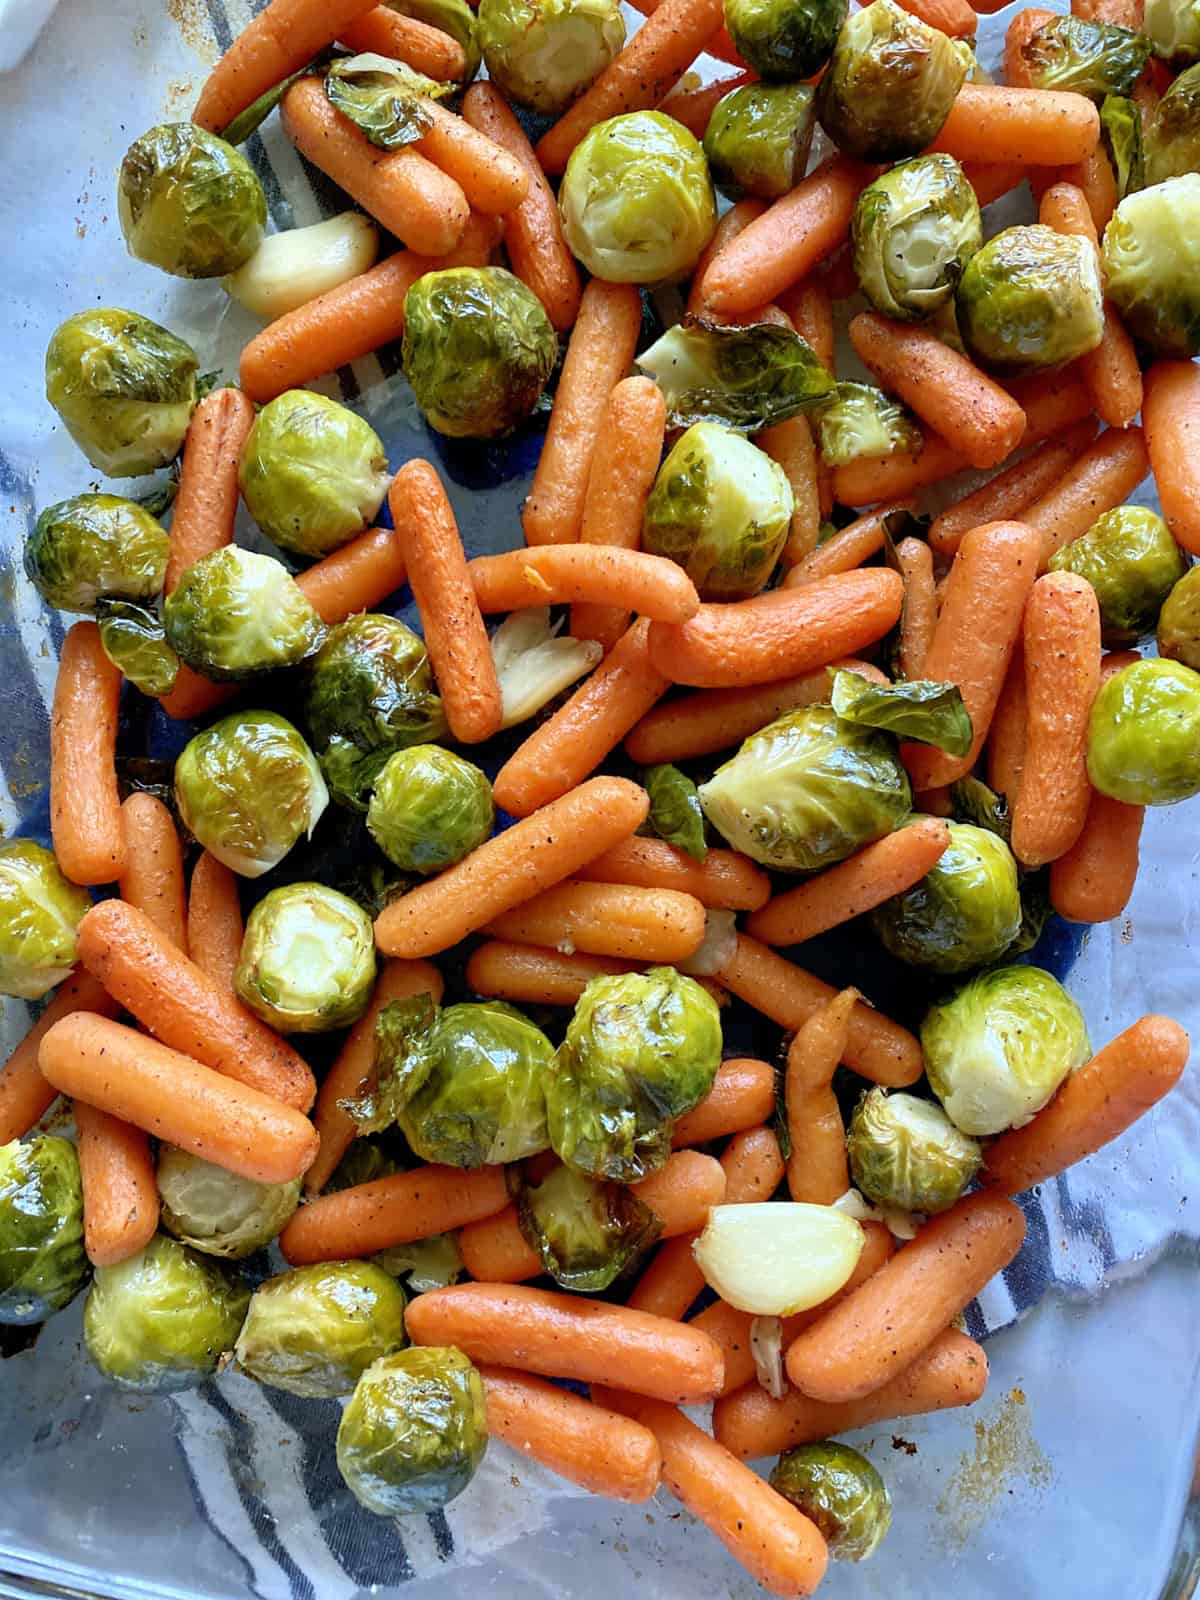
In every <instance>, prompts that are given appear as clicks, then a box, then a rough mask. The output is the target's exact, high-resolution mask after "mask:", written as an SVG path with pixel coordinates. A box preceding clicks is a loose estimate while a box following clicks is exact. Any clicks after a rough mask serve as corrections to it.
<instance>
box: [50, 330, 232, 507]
mask: <svg viewBox="0 0 1200 1600" xmlns="http://www.w3.org/2000/svg"><path fill="white" fill-rule="evenodd" d="M197 365H198V363H197V361H196V352H195V351H194V350H193V349H192V347H191V346H190V345H187V344H184V342H183V340H182V339H177V338H176V337H175V335H174V334H173V333H169V332H168V331H167V329H166V328H160V327H159V325H158V323H157V322H151V321H150V320H149V318H148V317H140V316H138V314H137V312H136V311H116V310H95V311H77V312H76V313H75V315H74V316H73V317H68V318H67V320H66V321H65V322H63V323H60V324H59V326H58V327H57V328H56V329H55V331H54V333H53V334H52V335H51V338H50V343H49V344H48V345H47V346H46V399H47V400H48V401H49V402H50V404H51V405H52V406H53V407H54V409H55V411H57V412H58V414H59V416H60V417H61V418H62V420H63V422H64V423H65V424H66V428H67V432H68V433H69V434H70V435H71V437H72V439H74V441H75V443H76V444H77V445H78V446H79V448H80V449H81V450H82V451H83V453H84V455H85V456H86V457H87V458H88V460H89V461H90V462H91V464H92V466H94V467H96V468H97V469H98V470H99V471H101V472H104V473H107V474H108V476H109V477H110V478H137V477H140V476H141V475H142V473H144V472H153V471H154V469H155V468H156V467H165V466H166V464H167V462H168V461H174V459H175V457H176V456H177V455H178V454H179V451H180V447H181V446H182V444H183V436H184V434H185V433H186V432H187V429H188V423H189V422H190V421H191V418H192V410H193V408H194V407H195V405H196V402H197V400H198V399H199V398H200V392H199V385H198V383H197V379H196V369H197Z"/></svg>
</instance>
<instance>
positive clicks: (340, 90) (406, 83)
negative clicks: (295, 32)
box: [325, 51, 454, 150]
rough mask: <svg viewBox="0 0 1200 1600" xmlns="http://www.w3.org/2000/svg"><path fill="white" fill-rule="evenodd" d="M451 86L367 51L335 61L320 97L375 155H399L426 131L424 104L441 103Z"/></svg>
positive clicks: (427, 119) (430, 121) (427, 117)
mask: <svg viewBox="0 0 1200 1600" xmlns="http://www.w3.org/2000/svg"><path fill="white" fill-rule="evenodd" d="M453 93H454V85H453V84H450V83H438V82H437V81H436V80H435V79H433V78H427V77H426V76H425V74H424V73H423V72H417V71H416V70H415V69H414V68H413V67H410V66H409V65H408V64H407V63H406V62H404V61H394V60H393V59H392V58H391V57H390V56H381V55H376V54H375V53H374V52H372V51H367V52H366V53H364V54H363V55H357V56H340V57H339V58H338V59H337V60H335V61H333V62H331V63H330V66H329V70H328V72H327V73H326V74H325V97H326V99H327V100H328V101H329V103H330V105H331V106H333V107H334V109H335V110H336V111H339V112H341V114H342V116H343V117H345V118H346V119H347V121H349V122H352V123H353V124H354V126H355V127H356V128H357V129H358V130H359V132H360V133H363V134H365V135H366V137H367V139H368V140H369V141H370V142H371V144H373V145H376V146H377V147H378V148H379V149H380V150H401V149H403V147H404V146H405V145H406V144H415V143H416V142H417V140H418V139H420V138H421V137H422V136H423V135H424V134H426V133H428V132H429V129H430V127H431V126H432V124H433V118H432V117H431V116H430V114H429V101H430V100H444V99H445V98H446V96H447V95H450V94H453Z"/></svg>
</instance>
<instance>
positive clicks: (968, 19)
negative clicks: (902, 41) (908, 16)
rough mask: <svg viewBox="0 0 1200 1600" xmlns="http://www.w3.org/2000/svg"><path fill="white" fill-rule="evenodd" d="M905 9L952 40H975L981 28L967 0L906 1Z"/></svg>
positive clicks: (973, 9)
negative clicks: (976, 32) (978, 29)
mask: <svg viewBox="0 0 1200 1600" xmlns="http://www.w3.org/2000/svg"><path fill="white" fill-rule="evenodd" d="M904 9H905V11H911V12H912V14H913V16H914V17H920V19H921V21H922V22H927V23H928V24H929V26H930V27H931V28H937V30H938V31H939V32H940V33H946V34H949V36H950V37H951V38H952V39H973V38H974V37H975V30H976V29H977V28H978V26H979V18H978V16H976V14H975V8H974V7H973V6H970V5H968V4H967V0H904Z"/></svg>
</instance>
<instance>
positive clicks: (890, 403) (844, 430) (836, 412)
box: [817, 382, 922, 467]
mask: <svg viewBox="0 0 1200 1600" xmlns="http://www.w3.org/2000/svg"><path fill="white" fill-rule="evenodd" d="M921 438H922V435H921V430H920V428H919V427H918V426H917V424H916V423H915V422H914V421H913V419H912V417H910V416H909V414H908V412H907V411H906V410H905V409H904V407H903V406H902V405H901V404H900V402H899V401H898V400H893V398H892V397H891V395H889V394H884V392H883V390H882V389H878V388H876V386H875V385H874V384H873V383H849V382H847V383H839V384H838V385H837V387H836V389H835V391H834V393H833V395H832V396H831V397H830V398H829V400H828V401H827V402H826V403H825V404H824V405H823V406H821V408H820V410H819V411H818V413H817V439H818V442H819V444H820V449H821V460H822V461H823V462H824V463H825V465H826V466H827V467H844V466H846V465H847V464H848V463H849V462H851V461H857V460H858V459H859V457H860V456H872V457H875V456H892V455H898V454H899V453H900V452H901V451H909V452H912V451H915V450H917V449H919V448H920V444H921Z"/></svg>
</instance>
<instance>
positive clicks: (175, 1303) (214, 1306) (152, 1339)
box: [83, 1233, 250, 1394]
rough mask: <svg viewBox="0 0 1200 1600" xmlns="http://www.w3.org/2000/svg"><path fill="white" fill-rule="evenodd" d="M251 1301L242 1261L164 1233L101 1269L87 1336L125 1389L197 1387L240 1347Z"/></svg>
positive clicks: (88, 1308) (96, 1356)
mask: <svg viewBox="0 0 1200 1600" xmlns="http://www.w3.org/2000/svg"><path fill="white" fill-rule="evenodd" d="M249 1303H250V1290H249V1288H248V1287H247V1285H246V1284H245V1283H244V1282H243V1281H242V1278H241V1276H240V1274H239V1273H238V1271H237V1269H236V1268H234V1267H229V1266H226V1264H225V1263H224V1262H222V1261H214V1260H213V1259H212V1257H211V1256H202V1255H198V1254H197V1253H196V1252H195V1251H194V1250H189V1249H188V1248H187V1246H186V1245H182V1244H180V1243H179V1241H178V1240H177V1239H168V1238H167V1237H166V1236H165V1235H164V1234H161V1233H160V1234H156V1235H155V1237H154V1238H153V1239H151V1241H150V1243H149V1244H148V1245H147V1246H146V1248H145V1249H144V1250H139V1251H138V1253H137V1255H135V1256H130V1257H129V1259H128V1260H126V1261H122V1262H120V1263H119V1265H117V1266H115V1267H97V1268H96V1277H95V1281H94V1282H93V1284H92V1287H91V1289H90V1290H89V1292H88V1297H87V1300H86V1301H85V1302H84V1307H83V1338H84V1343H85V1344H86V1345H87V1352H88V1355H90V1356H91V1358H92V1360H93V1361H94V1362H95V1363H96V1365H97V1367H99V1369H100V1371H101V1372H102V1373H103V1374H104V1376H105V1377H106V1378H107V1379H108V1380H109V1381H110V1382H111V1383H115V1384H117V1385H118V1387H120V1388H122V1389H141V1390H145V1391H148V1392H152V1393H157V1394H165V1393H168V1392H170V1391H172V1390H178V1389H193V1388H195V1387H196V1385H197V1384H201V1383H203V1382H204V1381H205V1379H206V1378H211V1377H212V1375H213V1374H214V1373H215V1372H216V1370H217V1367H218V1365H219V1363H220V1360H221V1357H222V1356H224V1355H227V1354H228V1352H229V1351H230V1350H232V1349H233V1344H234V1340H235V1339H236V1338H237V1336H238V1329H239V1328H240V1327H241V1326H242V1321H243V1319H244V1317H245V1315H246V1307H247V1306H248V1305H249Z"/></svg>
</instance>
